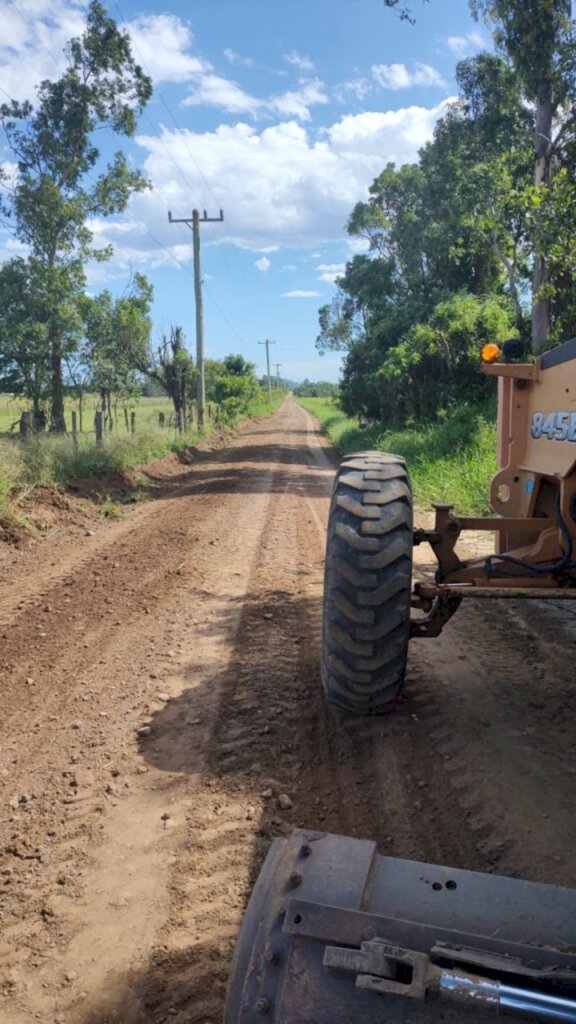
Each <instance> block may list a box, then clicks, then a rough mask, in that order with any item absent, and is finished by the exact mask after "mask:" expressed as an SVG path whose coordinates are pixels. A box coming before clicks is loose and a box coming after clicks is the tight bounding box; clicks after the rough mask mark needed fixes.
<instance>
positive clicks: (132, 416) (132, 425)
mask: <svg viewBox="0 0 576 1024" xmlns="http://www.w3.org/2000/svg"><path fill="white" fill-rule="evenodd" d="M130 433H131V434H135V433H136V413H135V412H131V413H130Z"/></svg>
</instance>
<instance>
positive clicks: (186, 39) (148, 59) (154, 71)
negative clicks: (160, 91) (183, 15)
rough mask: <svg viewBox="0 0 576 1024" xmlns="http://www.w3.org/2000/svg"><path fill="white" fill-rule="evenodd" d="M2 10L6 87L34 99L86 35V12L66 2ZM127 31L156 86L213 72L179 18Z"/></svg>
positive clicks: (147, 21)
mask: <svg viewBox="0 0 576 1024" xmlns="http://www.w3.org/2000/svg"><path fill="white" fill-rule="evenodd" d="M0 10H1V13H2V37H1V41H0V66H1V67H2V87H3V89H5V90H6V92H7V93H9V94H10V96H13V97H14V98H15V99H18V100H23V99H33V98H34V96H35V93H36V86H37V85H38V83H40V82H41V81H42V80H43V79H44V78H51V79H53V78H54V77H55V76H58V75H59V74H61V73H62V72H63V71H64V70H65V68H66V66H67V62H66V58H65V55H64V47H65V45H66V43H67V42H68V40H69V39H71V38H72V37H74V36H79V35H81V33H82V32H83V31H84V27H85V21H86V19H85V8H84V7H83V6H82V7H81V6H80V4H76V3H70V2H67V0H20V2H19V4H18V8H16V7H14V6H13V5H12V4H9V3H6V2H2V3H0ZM19 12H21V13H20V14H19ZM31 26H32V27H33V29H32V28H31ZM122 27H123V28H124V29H126V30H127V31H128V32H129V34H130V37H131V39H132V41H133V44H134V54H135V57H136V60H137V61H139V62H140V63H141V64H142V65H143V67H144V70H145V71H146V72H147V74H150V75H151V76H152V78H153V79H154V80H155V81H156V82H162V81H164V82H184V81H187V80H188V79H190V78H192V77H194V76H195V75H198V74H206V73H207V72H208V71H210V70H211V69H210V65H209V64H208V63H207V62H206V61H204V60H202V59H201V58H200V57H198V56H196V55H194V54H193V53H192V52H191V47H192V45H193V38H192V33H191V31H190V29H189V27H188V25H187V24H186V23H185V22H183V21H182V20H181V19H180V18H178V17H177V16H176V15H174V14H146V15H140V16H139V17H137V18H136V19H135V20H134V21H129V22H126V23H124V24H123V26H122Z"/></svg>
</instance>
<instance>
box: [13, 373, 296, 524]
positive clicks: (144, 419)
mask: <svg viewBox="0 0 576 1024" xmlns="http://www.w3.org/2000/svg"><path fill="white" fill-rule="evenodd" d="M283 397H284V395H283V394H282V393H281V392H273V393H272V402H268V400H267V397H266V396H261V397H260V398H258V399H257V400H256V401H255V402H253V403H252V405H251V406H250V408H249V409H248V411H247V413H246V416H247V417H252V416H254V417H260V416H268V415H270V413H272V412H273V411H274V409H276V408H277V407H278V405H279V404H280V402H281V401H282V399H283ZM95 405H96V399H95V398H94V399H93V400H92V404H91V405H90V406H88V403H87V402H86V403H85V409H84V420H85V423H84V427H85V430H84V433H83V434H81V435H80V436H79V437H78V438H77V444H76V445H75V444H74V443H73V439H72V437H71V436H70V435H65V436H56V435H50V434H42V435H40V436H38V437H34V438H31V439H30V440H26V441H22V440H21V439H20V437H19V434H18V428H17V427H16V428H15V431H14V432H12V433H9V432H8V430H9V427H10V425H11V423H13V422H14V421H17V420H18V419H19V416H20V413H21V412H22V411H23V409H26V408H28V406H27V405H25V404H24V403H22V402H21V401H19V400H16V399H7V398H6V397H5V396H4V397H3V398H1V399H0V416H1V417H2V418H1V419H0V426H1V427H2V430H3V436H0V516H6V515H10V514H13V513H14V512H15V511H16V510H15V507H14V504H13V502H14V499H16V500H17V498H18V496H19V495H21V494H22V493H23V492H27V491H29V490H31V489H32V488H34V487H36V486H39V485H48V484H56V485H65V484H66V483H68V482H69V481H71V480H78V479H85V478H88V477H98V478H102V477H105V476H106V475H107V474H110V473H114V472H116V473H118V472H120V473H124V472H126V471H128V470H130V469H134V468H135V467H137V466H144V465H146V463H148V462H151V461H152V460H153V459H157V458H160V457H161V456H162V455H165V454H166V453H167V452H168V451H181V450H182V449H184V448H186V447H188V446H189V445H195V444H197V443H198V442H199V441H200V440H202V438H204V437H207V436H209V434H210V433H211V432H212V431H213V430H214V429H215V427H216V426H217V423H218V420H217V417H216V409H215V407H214V408H213V410H212V411H213V416H212V417H211V418H210V417H209V418H208V421H207V423H206V426H205V428H204V430H203V431H202V432H200V431H198V430H197V429H194V428H193V427H192V428H190V429H189V430H188V431H187V432H186V433H185V434H179V433H177V431H176V430H175V428H174V427H171V426H166V427H165V428H164V429H160V428H159V426H158V413H159V412H164V413H165V416H166V423H167V424H168V423H169V422H170V416H171V415H172V408H173V407H172V403H171V402H170V401H169V400H168V399H159V398H153V399H152V398H151V399H147V398H143V399H140V400H139V402H138V404H135V405H134V406H132V408H134V409H135V410H136V431H135V433H134V434H132V433H129V432H127V431H126V428H125V424H124V413H123V410H122V412H121V417H120V415H119V417H118V429H117V430H114V431H112V432H108V433H107V434H106V436H105V439H104V443H103V444H102V445H96V443H95V440H94V433H93V418H94V410H95ZM73 408H74V404H73V403H70V404H69V405H67V409H66V412H67V418H68V419H69V413H70V412H71V411H72V409H73ZM128 408H129V411H130V407H128ZM10 417H12V418H10ZM7 428H8V429H7Z"/></svg>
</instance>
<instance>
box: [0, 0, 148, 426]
mask: <svg viewBox="0 0 576 1024" xmlns="http://www.w3.org/2000/svg"><path fill="white" fill-rule="evenodd" d="M65 59H66V65H67V66H66V68H65V70H64V71H63V74H62V76H61V77H60V78H59V79H58V80H57V81H48V80H46V81H43V82H42V83H41V85H40V86H39V88H38V90H37V96H36V101H35V102H34V103H30V102H23V103H20V102H17V101H14V100H13V101H11V102H10V103H4V104H2V106H1V107H0V119H1V121H2V124H3V128H4V132H5V135H6V140H7V143H8V145H9V147H10V149H11V151H12V153H13V154H14V157H15V159H16V163H17V178H16V183H15V187H14V188H13V189H12V190H11V191H10V192H8V197H7V198H5V199H4V200H3V202H2V212H3V214H4V217H5V219H6V220H7V221H8V223H9V225H10V226H11V227H12V229H13V231H14V233H15V235H16V237H17V238H18V239H19V240H20V241H21V242H23V243H24V244H25V245H26V246H27V248H28V251H29V254H30V258H29V268H30V273H31V274H32V275H33V277H34V279H35V290H36V291H37V293H38V295H40V296H41V302H40V310H39V317H38V318H37V319H38V322H39V323H42V324H43V326H44V328H45V332H46V346H47V351H46V359H47V363H48V368H49V376H50V401H51V427H52V429H53V430H56V431H64V430H65V429H66V422H65V417H64V376H63V365H64V360H65V359H66V357H67V356H68V355H69V354H70V353H71V352H72V351H73V350H74V349H75V348H76V347H77V345H78V343H79V339H80V336H81V331H80V326H79V324H78V325H77V328H78V329H76V326H75V323H76V319H77V317H76V307H77V303H78V299H79V296H80V295H81V294H82V292H83V290H84V285H85V274H84V267H85V264H86V262H87V260H89V259H97V260H106V259H108V258H109V257H110V256H111V249H110V248H109V247H106V248H100V249H98V248H94V247H93V246H92V241H93V232H92V230H91V228H90V221H91V220H93V219H95V218H97V217H105V216H109V215H111V214H116V213H120V212H121V211H123V210H124V209H125V208H126V206H127V204H128V200H129V198H130V196H131V195H132V193H134V192H138V191H141V190H142V189H144V188H146V186H147V182H146V181H145V179H144V178H143V176H142V175H141V174H140V173H139V172H138V171H136V170H133V169H131V168H130V167H129V164H128V161H127V159H126V156H125V154H124V153H122V152H117V153H116V154H115V155H114V156H113V158H112V159H111V160H109V161H108V162H107V163H106V165H105V166H103V165H102V164H101V161H100V150H99V149H98V147H97V146H96V145H95V141H94V140H95V133H96V132H101V131H102V130H103V129H106V130H108V131H109V132H111V133H113V134H115V135H118V136H125V137H126V136H127V137H130V136H132V135H133V134H134V132H135V130H136V124H137V116H138V114H139V113H140V112H141V110H142V109H143V107H144V105H145V104H146V102H147V101H148V99H149V98H150V95H151V92H152V84H151V81H150V79H149V78H148V77H147V76H146V75H145V74H144V73H143V71H142V69H141V68H140V67H139V65H138V64H137V63H136V62H135V60H134V57H133V55H132V52H131V47H130V40H129V37H128V35H127V33H125V32H122V31H121V30H120V29H119V28H118V26H117V25H116V23H115V22H114V21H113V19H112V18H110V17H109V16H108V14H107V13H106V10H105V8H104V7H103V6H102V4H101V3H99V2H98V0H92V2H91V3H90V6H89V9H88V16H87V23H86V29H85V31H84V33H83V34H82V35H81V36H80V37H79V38H75V39H72V40H71V41H70V42H69V43H68V45H67V47H66V51H65Z"/></svg>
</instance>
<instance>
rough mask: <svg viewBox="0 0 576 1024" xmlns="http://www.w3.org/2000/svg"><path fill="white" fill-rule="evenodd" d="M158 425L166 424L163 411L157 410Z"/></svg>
mask: <svg viewBox="0 0 576 1024" xmlns="http://www.w3.org/2000/svg"><path fill="white" fill-rule="evenodd" d="M158 426H159V427H165V426H166V415H165V413H163V412H159V413H158Z"/></svg>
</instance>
